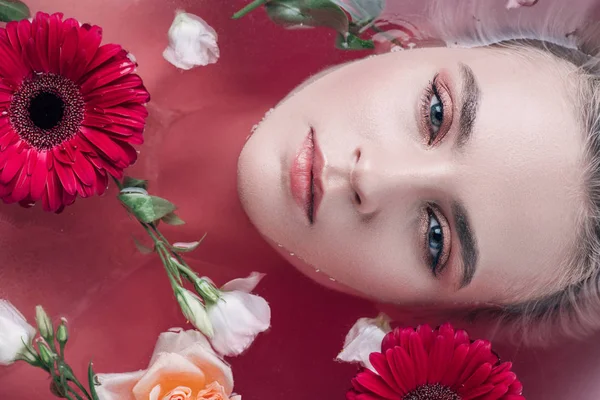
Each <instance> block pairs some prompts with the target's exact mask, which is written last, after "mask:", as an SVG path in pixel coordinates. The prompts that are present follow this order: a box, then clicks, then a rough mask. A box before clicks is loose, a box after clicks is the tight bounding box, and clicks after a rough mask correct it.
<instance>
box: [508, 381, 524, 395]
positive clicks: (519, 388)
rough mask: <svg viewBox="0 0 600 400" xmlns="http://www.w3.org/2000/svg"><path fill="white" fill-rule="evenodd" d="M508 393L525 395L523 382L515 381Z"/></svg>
mask: <svg viewBox="0 0 600 400" xmlns="http://www.w3.org/2000/svg"><path fill="white" fill-rule="evenodd" d="M508 393H510V394H521V393H523V384H522V383H521V382H519V381H517V380H515V381H514V382H513V383H511V384H510V386H509V387H508Z"/></svg>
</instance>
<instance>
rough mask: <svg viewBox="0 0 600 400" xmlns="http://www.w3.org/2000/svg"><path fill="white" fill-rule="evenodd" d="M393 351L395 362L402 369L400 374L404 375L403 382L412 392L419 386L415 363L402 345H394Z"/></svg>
mask: <svg viewBox="0 0 600 400" xmlns="http://www.w3.org/2000/svg"><path fill="white" fill-rule="evenodd" d="M393 352H394V353H393V354H394V362H395V364H396V367H397V368H398V369H399V371H400V375H401V376H402V383H403V384H404V386H405V387H406V390H407V391H409V392H410V391H411V390H413V389H415V388H416V386H417V383H416V380H415V365H414V363H413V360H411V359H410V357H409V355H408V353H407V352H406V350H404V348H402V347H400V346H396V347H394V349H393Z"/></svg>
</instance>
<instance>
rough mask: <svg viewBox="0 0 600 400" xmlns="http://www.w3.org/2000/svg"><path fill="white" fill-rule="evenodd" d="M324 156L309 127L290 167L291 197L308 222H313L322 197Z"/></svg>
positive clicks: (312, 130)
mask: <svg viewBox="0 0 600 400" xmlns="http://www.w3.org/2000/svg"><path fill="white" fill-rule="evenodd" d="M324 164H325V162H324V158H323V154H322V153H321V151H320V149H319V146H318V144H317V142H316V138H315V132H314V129H312V128H311V129H310V130H309V132H308V134H307V136H306V138H305V139H304V142H303V143H302V145H301V146H300V149H299V150H298V152H297V153H296V157H295V158H294V161H293V163H292V168H291V169H290V186H291V191H292V197H293V198H294V200H295V201H296V204H298V206H299V207H300V208H301V210H302V211H303V212H304V214H305V215H306V217H307V218H308V222H309V223H310V224H314V222H315V221H316V217H317V211H318V209H319V205H320V203H321V199H322V198H323V182H322V179H321V176H322V172H323V167H324Z"/></svg>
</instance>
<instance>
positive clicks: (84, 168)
mask: <svg viewBox="0 0 600 400" xmlns="http://www.w3.org/2000/svg"><path fill="white" fill-rule="evenodd" d="M73 171H74V172H75V175H77V177H78V178H79V180H80V181H81V182H82V183H83V184H84V185H86V186H92V185H93V184H94V182H95V181H96V173H95V172H94V167H93V166H92V164H91V163H90V162H89V161H88V159H87V158H86V157H84V156H83V155H81V156H80V157H78V159H77V162H76V163H74V164H73Z"/></svg>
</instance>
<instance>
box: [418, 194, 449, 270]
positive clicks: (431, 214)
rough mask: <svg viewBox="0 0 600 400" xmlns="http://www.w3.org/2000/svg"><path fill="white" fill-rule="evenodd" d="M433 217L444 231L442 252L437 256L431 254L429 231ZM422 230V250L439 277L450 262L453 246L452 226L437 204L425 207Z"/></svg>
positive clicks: (426, 260) (427, 262)
mask: <svg viewBox="0 0 600 400" xmlns="http://www.w3.org/2000/svg"><path fill="white" fill-rule="evenodd" d="M433 219H435V221H437V222H438V225H439V227H440V228H441V233H442V247H441V249H439V250H440V252H439V254H438V255H437V256H436V257H434V256H433V255H432V254H431V252H430V249H431V248H430V246H429V232H430V228H431V224H432V220H433ZM421 231H422V232H421V235H422V243H423V245H422V248H423V249H422V251H423V257H424V260H425V263H426V264H427V265H428V266H429V268H431V271H432V272H433V276H435V277H437V276H438V275H439V274H440V273H441V272H442V271H443V270H444V269H445V267H446V266H447V264H448V260H449V258H450V248H451V241H450V238H451V237H450V228H449V226H448V222H447V220H446V218H444V216H443V214H442V213H441V210H440V209H439V207H438V206H437V205H435V204H431V203H430V204H427V205H426V206H425V207H424V208H423V212H422V222H421Z"/></svg>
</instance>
